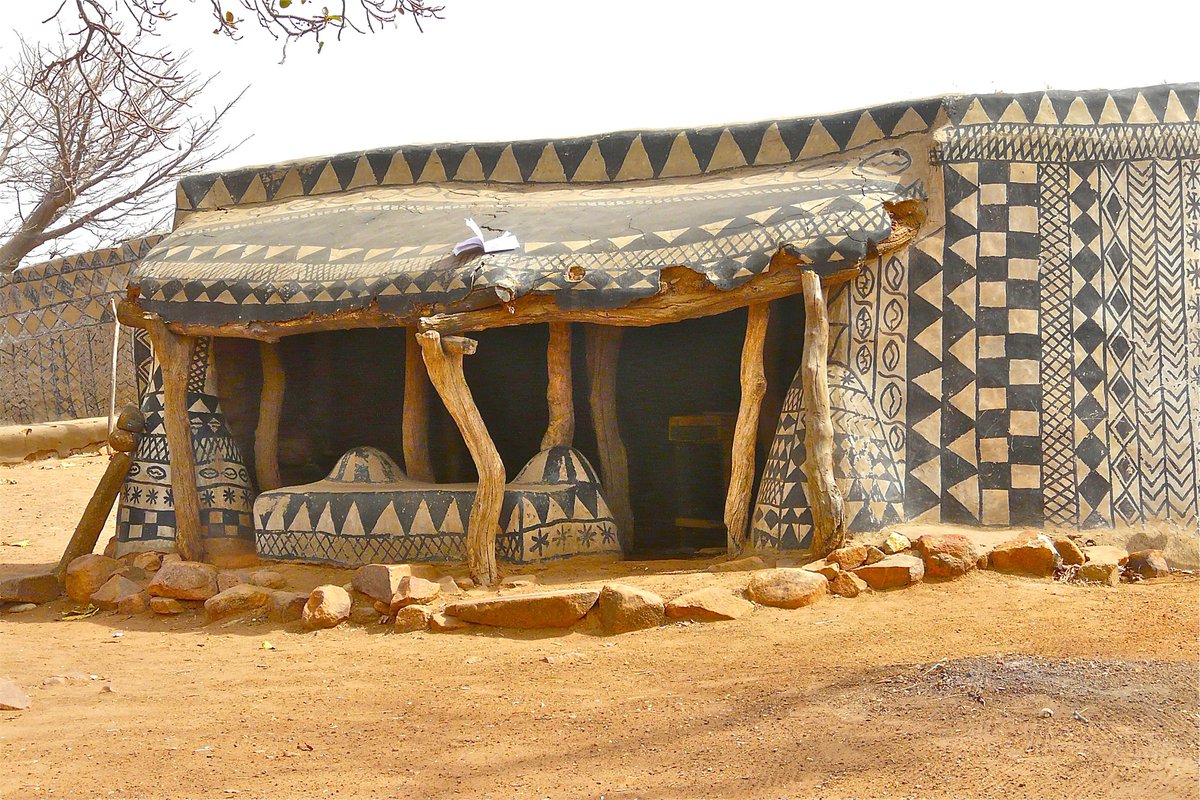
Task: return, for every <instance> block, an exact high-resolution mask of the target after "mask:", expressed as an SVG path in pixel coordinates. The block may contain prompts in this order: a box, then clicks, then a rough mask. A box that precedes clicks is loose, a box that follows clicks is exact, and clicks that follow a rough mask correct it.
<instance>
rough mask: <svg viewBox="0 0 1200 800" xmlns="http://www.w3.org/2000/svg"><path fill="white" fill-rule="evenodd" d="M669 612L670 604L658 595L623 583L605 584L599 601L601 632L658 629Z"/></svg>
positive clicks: (597, 603) (597, 606)
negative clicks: (667, 605) (667, 611)
mask: <svg viewBox="0 0 1200 800" xmlns="http://www.w3.org/2000/svg"><path fill="white" fill-rule="evenodd" d="M665 609H666V603H665V602H664V601H663V599H662V598H661V597H659V596H658V595H656V594H655V593H654V592H650V591H647V590H646V589H639V588H638V587H636V586H627V585H626V584H623V583H608V584H605V585H604V588H602V589H601V590H600V597H599V599H597V601H596V610H597V616H598V617H599V618H600V629H601V630H603V631H604V632H605V633H628V632H629V631H638V630H642V629H643V628H657V627H658V626H659V625H662V623H663V616H664V614H665V613H666V611H665Z"/></svg>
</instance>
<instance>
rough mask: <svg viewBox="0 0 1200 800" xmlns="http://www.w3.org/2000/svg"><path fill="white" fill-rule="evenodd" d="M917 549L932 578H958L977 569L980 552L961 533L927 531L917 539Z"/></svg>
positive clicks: (927, 572) (927, 573) (926, 572)
mask: <svg viewBox="0 0 1200 800" xmlns="http://www.w3.org/2000/svg"><path fill="white" fill-rule="evenodd" d="M916 551H917V553H918V554H920V556H921V560H922V561H924V562H925V575H926V576H927V577H930V578H957V577H958V576H959V575H965V574H966V573H968V572H970V571H971V570H973V569H975V566H976V562H977V561H978V560H979V552H978V551H977V550H976V549H975V543H974V542H972V541H971V540H970V539H968V538H967V537H966V536H963V535H962V534H961V533H927V534H925V535H924V536H921V537H920V538H918V539H917V544H916Z"/></svg>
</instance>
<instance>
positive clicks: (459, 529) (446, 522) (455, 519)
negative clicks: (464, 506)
mask: <svg viewBox="0 0 1200 800" xmlns="http://www.w3.org/2000/svg"><path fill="white" fill-rule="evenodd" d="M465 531H466V527H465V526H464V525H463V521H462V515H461V514H459V513H458V500H451V501H450V507H449V508H448V509H446V517H445V519H443V520H442V533H463V532H465Z"/></svg>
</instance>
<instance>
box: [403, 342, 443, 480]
mask: <svg viewBox="0 0 1200 800" xmlns="http://www.w3.org/2000/svg"><path fill="white" fill-rule="evenodd" d="M429 423H430V408H429V373H428V372H427V371H426V370H425V364H424V362H423V361H422V360H421V344H420V342H418V341H417V331H416V329H415V328H410V329H409V330H408V331H406V332H405V337H404V409H403V411H402V418H401V434H402V436H403V439H404V471H405V472H406V473H407V474H408V477H410V478H412V479H413V480H414V481H423V482H425V483H433V482H434V480H435V479H434V476H433V460H432V459H431V458H430V456H429Z"/></svg>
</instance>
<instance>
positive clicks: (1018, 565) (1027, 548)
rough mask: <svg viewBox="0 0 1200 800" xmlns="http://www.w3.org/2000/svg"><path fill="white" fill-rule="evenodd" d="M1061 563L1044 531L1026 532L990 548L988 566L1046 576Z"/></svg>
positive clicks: (1052, 572) (999, 570)
mask: <svg viewBox="0 0 1200 800" xmlns="http://www.w3.org/2000/svg"><path fill="white" fill-rule="evenodd" d="M1061 563H1062V558H1061V557H1060V556H1059V555H1058V551H1057V550H1055V549H1054V542H1053V541H1052V540H1051V539H1050V537H1049V536H1047V535H1046V534H1044V533H1036V532H1033V531H1030V532H1027V533H1024V534H1022V535H1021V536H1018V537H1017V538H1015V539H1010V540H1008V541H1007V542H1005V543H1004V544H1001V545H999V546H998V547H996V548H995V549H993V550H992V552H991V554H990V555H989V556H988V566H989V567H990V568H991V569H994V570H996V571H997V572H1011V573H1015V574H1019V575H1037V576H1042V577H1048V576H1050V575H1053V574H1054V571H1055V570H1056V569H1058V567H1059V565H1060V564H1061Z"/></svg>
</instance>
